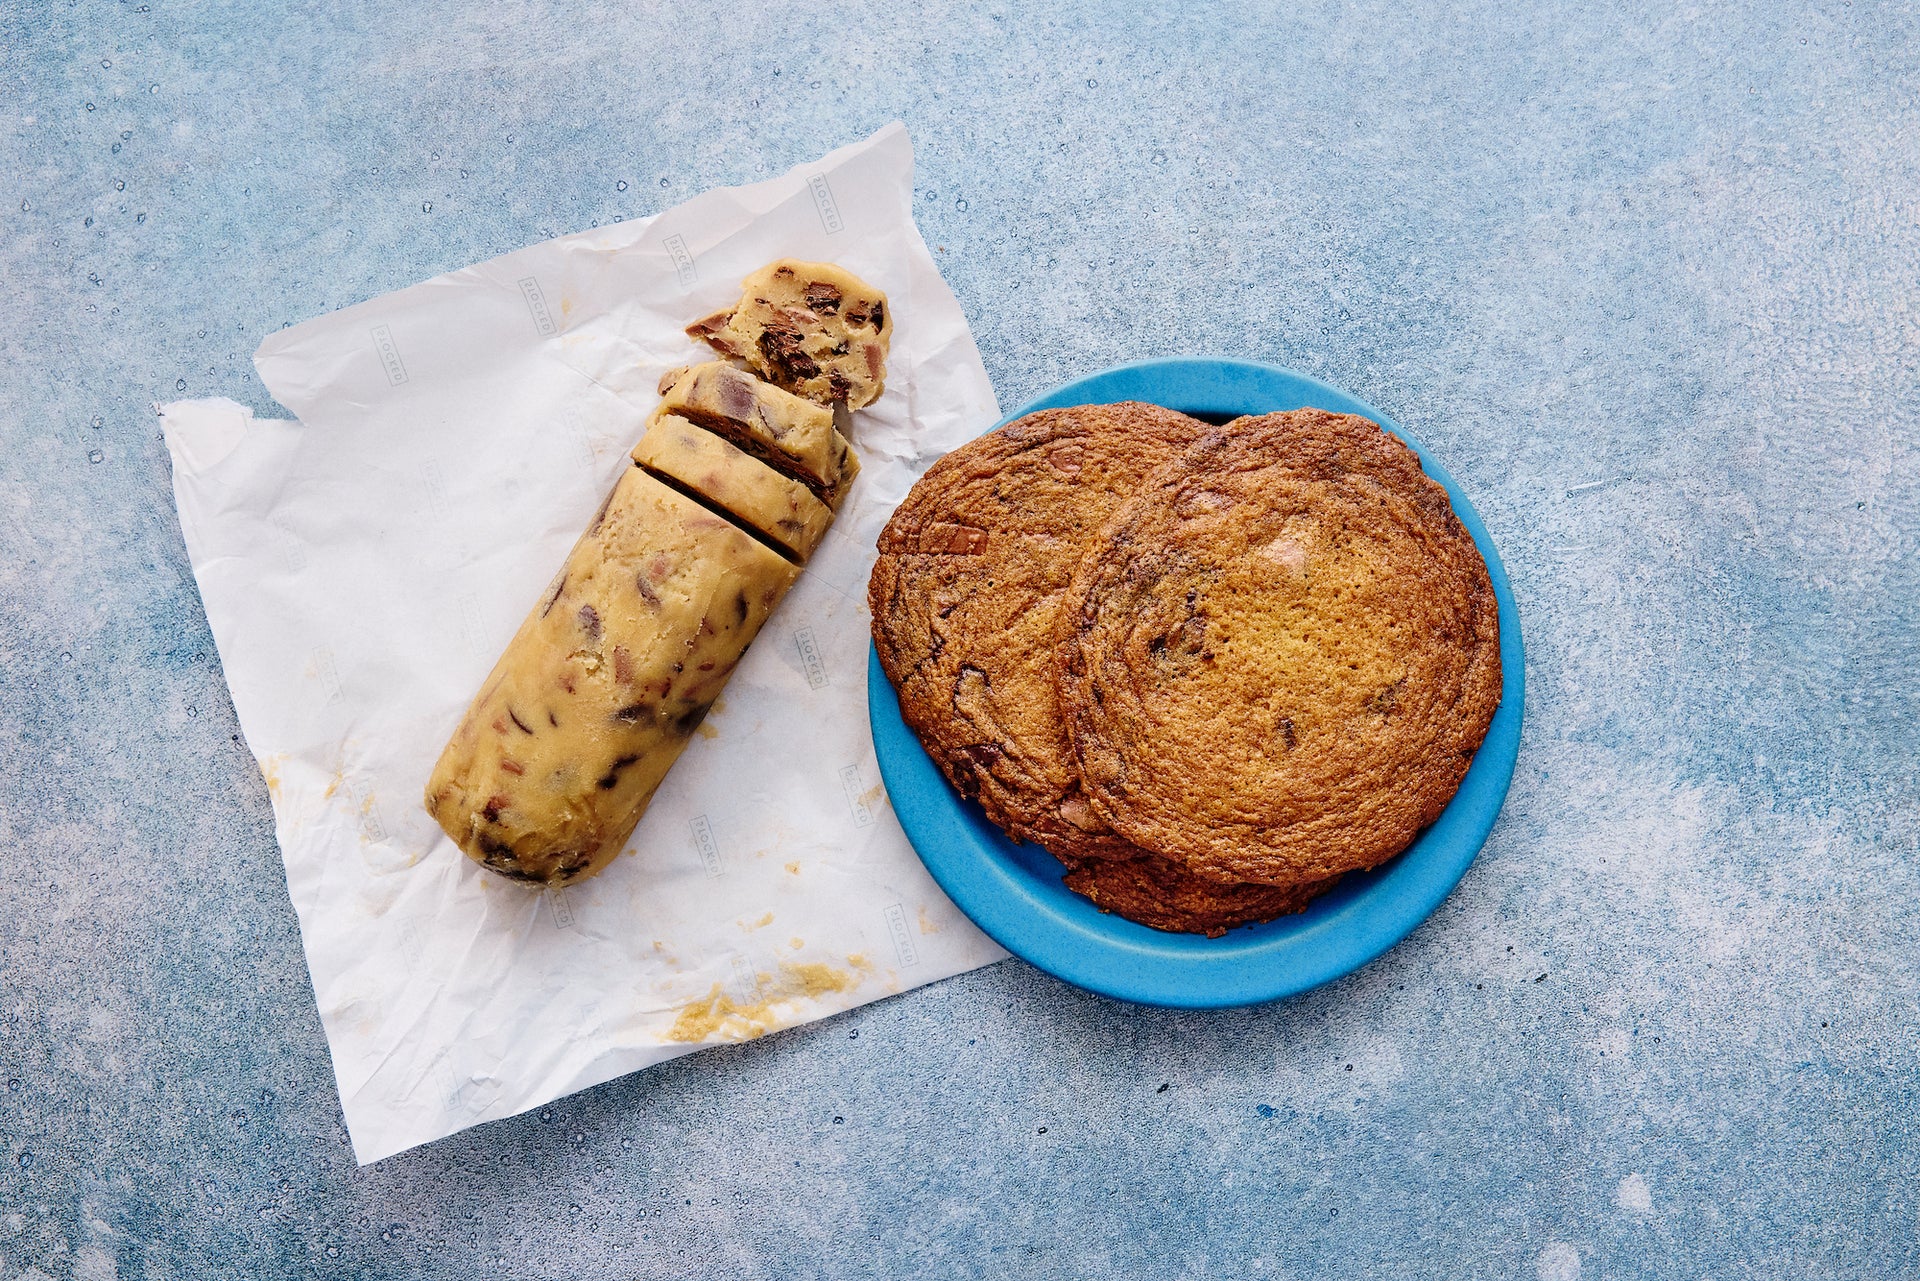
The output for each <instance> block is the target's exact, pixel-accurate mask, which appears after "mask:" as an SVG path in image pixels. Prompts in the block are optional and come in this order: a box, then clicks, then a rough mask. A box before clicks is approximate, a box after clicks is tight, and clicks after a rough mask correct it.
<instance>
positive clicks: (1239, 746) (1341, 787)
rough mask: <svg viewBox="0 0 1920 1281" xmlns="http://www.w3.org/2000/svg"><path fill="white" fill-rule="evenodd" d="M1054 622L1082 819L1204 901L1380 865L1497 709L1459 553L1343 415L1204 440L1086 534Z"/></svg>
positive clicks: (1288, 417)
mask: <svg viewBox="0 0 1920 1281" xmlns="http://www.w3.org/2000/svg"><path fill="white" fill-rule="evenodd" d="M1060 623H1061V630H1060V634H1059V643H1058V654H1057V657H1058V662H1059V678H1060V701H1061V704H1062V709H1061V710H1062V711H1063V712H1064V714H1065V720H1066V723H1067V728H1068V734H1069V738H1070V740H1071V744H1072V749H1073V758H1074V760H1075V762H1076V763H1077V765H1078V767H1079V771H1080V773H1081V775H1082V776H1083V777H1084V779H1085V784H1086V800H1087V801H1088V802H1089V803H1090V804H1091V805H1092V807H1093V809H1094V810H1095V811H1096V812H1097V813H1098V814H1099V815H1100V817H1101V818H1103V819H1104V820H1106V822H1107V823H1108V825H1109V826H1111V827H1112V828H1113V830H1114V831H1116V832H1117V833H1119V834H1120V835H1121V836H1123V837H1125V838H1126V839H1128V840H1130V841H1132V842H1133V843H1135V844H1136V845H1140V846H1143V847H1145V848H1148V849H1151V850H1154V851H1156V852H1158V853H1161V854H1164V855H1165V856H1167V857H1168V858H1171V859H1174V860H1176V861H1178V862H1180V863H1183V864H1185V865H1186V866H1187V867H1188V868H1190V869H1191V870H1193V871H1194V872H1197V873H1200V874H1203V875H1206V876H1210V877H1214V878H1218V879H1226V880H1236V881H1255V882H1262V883H1266V884H1270V885H1276V886H1288V885H1298V884H1301V883H1302V882H1305V881H1311V880H1318V879H1322V878H1326V877H1331V876H1336V875H1338V874H1340V873H1342V872H1346V871H1349V870H1352V869H1355V868H1366V867H1373V866H1375V865H1377V864H1379V863H1381V862H1384V861H1385V860H1387V859H1389V858H1391V857H1393V856H1394V855H1395V854H1398V853H1399V852H1400V851H1401V850H1403V849H1405V848H1406V847H1407V845H1408V844H1409V843H1410V842H1411V841H1412V840H1413V838H1414V836H1415V835H1416V834H1417V833H1418V832H1419V830H1420V829H1421V828H1422V827H1424V826H1426V825H1427V824H1428V823H1431V822H1432V821H1433V820H1434V819H1435V818H1436V817H1438V815H1439V813H1440V811H1441V810H1442V809H1443V808H1444V807H1445V806H1446V803H1447V801H1448V800H1450V799H1451V798H1452V796H1453V794H1454V791H1455V790H1456V789H1457V788H1458V787H1459V784H1460V780H1461V778H1462V777H1463V776H1464V775H1465V774H1466V771H1467V766H1468V764H1469V763H1470V762H1471V760H1472V757H1473V753H1474V752H1475V750H1477V749H1478V747H1479V745H1480V742H1481V740H1482V739H1483V738H1484V737H1485V735H1486V731H1487V725H1488V722H1489V721H1490V720H1491V719H1492V717H1493V713H1494V709H1495V708H1496V707H1497V706H1498V704H1499V702H1500V636H1499V619H1498V614H1497V609H1496V605H1495V602H1494V596H1493V587H1492V584H1491V583H1490V582H1489V580H1488V577H1487V570H1486V565H1485V563H1484V562H1483V561H1482V560H1481V557H1480V553H1479V550H1478V549H1477V548H1476V547H1475V546H1474V544H1473V539H1472V537H1471V536H1470V535H1469V534H1468V533H1467V531H1466V529H1465V528H1464V527H1463V526H1462V525H1461V524H1460V522H1459V520H1458V518H1456V517H1455V515H1454V513H1453V509H1452V507H1451V506H1450V505H1449V503H1448V501H1447V495H1446V491H1445V490H1444V489H1442V488H1441V487H1440V486H1439V485H1438V484H1436V483H1435V482H1434V481H1433V480H1431V479H1430V478H1429V477H1427V476H1426V475H1425V474H1424V473H1423V472H1422V471H1421V470H1420V462H1419V459H1418V457H1417V456H1416V455H1415V454H1414V453H1413V451H1412V450H1410V449H1408V448H1407V447H1406V445H1404V444H1402V443H1401V442H1400V441H1399V440H1396V439H1395V438H1394V437H1392V436H1390V435H1388V434H1387V433H1386V432H1384V431H1382V430H1381V429H1380V428H1379V427H1378V426H1376V425H1375V424H1373V423H1371V422H1369V421H1367V420H1366V419H1364V418H1357V417H1354V416H1351V415H1343V414H1330V413H1325V412H1322V411H1320V410H1313V409H1303V410H1296V411H1294V412H1292V413H1285V414H1270V415H1267V416H1265V417H1261V418H1248V419H1241V420H1239V421H1237V422H1234V423H1231V424H1229V425H1228V426H1227V427H1225V428H1222V429H1219V430H1216V431H1212V432H1209V433H1207V435H1206V436H1205V437H1204V438H1203V439H1201V440H1200V442H1199V443H1198V444H1196V445H1195V446H1194V447H1193V449H1192V450H1191V451H1190V452H1188V453H1187V454H1186V455H1185V456H1184V457H1183V458H1182V459H1181V460H1180V461H1179V462H1178V463H1176V464H1175V465H1172V466H1169V467H1167V468H1165V469H1163V470H1161V471H1160V472H1158V473H1157V474H1156V475H1155V476H1154V477H1153V478H1152V479H1151V480H1150V481H1149V482H1148V483H1147V484H1146V485H1145V486H1144V487H1142V489H1141V490H1140V491H1139V492H1138V493H1137V494H1136V495H1135V496H1134V497H1132V498H1131V499H1130V500H1129V501H1128V502H1127V503H1126V504H1125V505H1124V506H1123V507H1121V508H1120V509H1119V510H1118V511H1117V512H1116V513H1115V514H1114V516H1113V518H1112V519H1111V520H1110V521H1109V522H1108V523H1107V525H1106V526H1105V528H1104V529H1103V530H1102V531H1101V533H1100V535H1099V541H1098V544H1097V545H1095V546H1093V547H1091V548H1089V550H1088V552H1087V554H1086V557H1085V558H1084V559H1083V560H1082V561H1081V563H1080V566H1079V568H1078V570H1077V571H1076V573H1075V576H1074V581H1073V583H1072V585H1071V587H1070V588H1069V590H1068V592H1067V594H1066V598H1065V600H1064V601H1063V604H1062V610H1061V613H1060Z"/></svg>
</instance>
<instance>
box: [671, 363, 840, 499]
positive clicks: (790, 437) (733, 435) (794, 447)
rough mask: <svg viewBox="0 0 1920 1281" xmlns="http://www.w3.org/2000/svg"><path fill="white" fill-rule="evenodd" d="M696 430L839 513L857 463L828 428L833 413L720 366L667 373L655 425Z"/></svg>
mask: <svg viewBox="0 0 1920 1281" xmlns="http://www.w3.org/2000/svg"><path fill="white" fill-rule="evenodd" d="M668 414H671V415H673V416H675V417H678V418H684V419H686V420H687V421H688V422H691V423H693V424H694V425H695V426H698V427H704V428H706V429H707V430H708V431H710V432H712V433H713V434H714V435H716V436H719V437H721V438H722V439H724V440H726V441H727V442H729V443H730V444H732V445H733V446H734V447H736V448H738V449H742V450H745V451H746V452H747V453H749V454H752V455H753V456H754V457H755V458H758V459H759V460H760V461H761V462H763V463H765V464H767V466H769V467H771V468H773V469H774V470H775V471H777V472H780V473H781V474H782V475H785V476H791V477H792V478H793V479H795V480H797V481H799V482H801V483H802V484H804V485H805V486H807V488H809V489H811V490H812V491H813V494H814V497H816V498H818V499H819V500H820V501H821V502H823V503H825V504H827V506H829V507H832V508H835V509H836V510H837V509H838V508H839V505H840V500H841V499H842V498H843V497H845V496H846V492H847V489H848V488H849V487H850V486H851V485H852V484H853V478H854V477H855V476H857V475H859V474H860V460H859V459H858V458H856V457H855V456H854V452H853V449H852V447H851V446H849V445H848V444H847V438H846V437H845V436H843V435H842V434H841V433H840V430H839V429H838V428H837V427H836V426H835V425H834V421H833V410H832V409H830V408H828V407H827V406H825V405H816V404H814V403H813V402H812V401H810V400H806V399H803V398H802V397H799V396H796V395H794V394H793V393H791V392H787V391H782V390H781V389H780V388H778V387H775V386H774V385H772V384H771V383H767V382H763V381H761V380H760V379H759V378H756V377H754V376H753V375H752V374H750V373H748V372H747V371H746V370H744V369H736V368H734V367H733V366H732V365H729V364H727V363H726V362H725V361H719V360H710V361H707V362H706V363H704V364H699V365H687V366H683V367H682V368H679V369H674V370H671V371H669V372H668V373H667V376H666V377H664V378H662V379H661V380H660V405H659V407H658V408H657V409H655V410H654V411H653V417H655V418H659V417H661V416H663V415H668Z"/></svg>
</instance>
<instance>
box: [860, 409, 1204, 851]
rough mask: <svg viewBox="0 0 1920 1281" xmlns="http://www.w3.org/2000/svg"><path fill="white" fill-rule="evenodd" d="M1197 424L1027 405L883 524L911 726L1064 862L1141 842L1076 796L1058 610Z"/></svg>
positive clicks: (886, 607) (1171, 416)
mask: <svg viewBox="0 0 1920 1281" xmlns="http://www.w3.org/2000/svg"><path fill="white" fill-rule="evenodd" d="M1206 430H1207V425H1206V424H1205V423H1203V422H1200V421H1199V420H1198V419H1194V418H1189V417H1187V416H1186V415H1185V414H1178V413H1175V412H1173V411H1172V410H1169V409H1161V408H1160V407H1158V406H1157V405H1143V404H1119V405H1085V406H1080V407H1077V408H1072V409H1054V410H1048V411H1046V412H1044V413H1038V414H1033V415H1031V416H1029V417H1026V418H1023V419H1021V420H1020V421H1019V422H1016V423H1010V424H1008V425H1007V426H1006V427H1004V428H1002V429H1001V430H999V431H996V432H989V433H988V434H987V435H984V436H981V437H979V438H978V439H976V440H972V441H969V442H968V443H967V444H965V445H962V446H961V447H960V448H959V449H956V450H954V451H953V452H952V453H950V454H948V455H947V456H946V457H944V458H942V459H941V460H940V461H939V462H937V463H935V464H934V465H933V466H932V467H931V468H929V469H928V471H927V473H926V475H924V476H922V477H921V478H920V480H919V481H918V482H917V483H916V484H915V485H914V487H913V490H912V492H910V493H909V494H908V495H907V498H906V501H905V502H903V503H901V504H900V506H899V508H898V509H897V510H896V511H895V512H894V514H893V518H892V519H891V520H890V521H888V522H887V526H886V529H885V530H883V531H882V533H881V535H880V558H879V561H878V562H877V563H876V564H875V565H874V569H873V577H872V578H871V580H869V583H868V588H867V599H868V604H869V605H870V606H871V607H872V610H873V638H874V645H875V647H876V649H877V650H878V651H879V655H880V662H881V665H882V666H883V667H884V668H885V669H886V672H887V675H888V676H889V677H890V678H891V679H892V681H893V684H894V687H895V688H896V689H897V690H898V691H899V693H900V710H901V713H902V715H903V716H904V717H905V719H906V722H907V724H909V725H911V726H912V727H913V729H914V732H915V733H917V734H918V735H919V736H920V741H921V742H922V743H924V744H925V745H926V748H927V751H928V753H929V754H930V755H931V756H932V757H933V759H934V760H935V761H936V762H938V763H939V765H940V768H941V769H942V770H943V771H944V772H945V773H946V775H947V777H948V779H950V780H951V781H952V783H953V785H954V787H956V788H957V789H959V791H960V792H961V793H962V794H964V795H967V796H971V797H974V798H976V799H978V801H979V802H980V806H981V808H982V809H984V810H985V811H986V813H987V816H988V817H989V818H991V819H992V820H993V821H994V822H995V823H996V824H998V825H999V826H1000V827H1001V828H1003V829H1004V830H1005V831H1006V832H1007V833H1008V835H1010V836H1012V837H1013V838H1014V839H1015V840H1027V841H1034V842H1037V843H1038V844H1040V845H1042V846H1044V847H1045V848H1046V849H1047V850H1048V851H1049V852H1051V853H1053V854H1054V855H1056V856H1058V857H1059V858H1061V859H1062V860H1065V861H1069V862H1073V861H1079V860H1084V859H1087V858H1095V857H1107V858H1131V857H1134V856H1135V855H1136V854H1137V852H1138V851H1136V850H1135V849H1133V847H1132V845H1131V844H1130V843H1129V842H1127V841H1123V840H1120V839H1118V838H1117V837H1115V836H1114V835H1113V833H1112V832H1111V831H1110V830H1109V829H1108V827H1107V825H1106V824H1105V823H1104V822H1103V821H1102V820H1101V819H1100V817H1099V815H1098V814H1097V813H1096V812H1095V811H1094V809H1093V808H1092V806H1090V805H1089V804H1088V803H1087V800H1086V798H1085V797H1084V796H1083V795H1081V790H1080V772H1079V769H1078V767H1077V766H1076V765H1075V763H1074V760H1073V755H1072V751H1071V749H1070V747H1069V745H1068V743H1067V738H1066V732H1065V728H1064V726H1063V724H1062V720H1063V718H1062V715H1061V709H1060V706H1059V703H1058V700H1057V699H1056V698H1055V694H1054V690H1055V672H1054V661H1053V652H1052V651H1053V640H1054V632H1055V624H1056V615H1057V611H1058V608H1059V605H1060V602H1061V599H1062V596H1063V594H1064V593H1065V592H1066V590H1067V587H1068V585H1069V582H1070V581H1071V579H1072V576H1073V568H1074V564H1075V562H1077V561H1078V560H1079V558H1080V554H1081V552H1082V550H1083V549H1084V548H1085V547H1086V546H1087V544H1088V542H1089V540H1091V539H1092V538H1093V536H1094V535H1095V534H1096V533H1098V531H1099V530H1100V527H1101V525H1102V524H1103V523H1104V522H1105V520H1106V518H1107V517H1108V516H1109V515H1110V514H1111V513H1112V512H1113V511H1114V510H1115V509H1116V508H1117V507H1118V506H1119V505H1120V504H1121V502H1122V501H1123V500H1125V499H1126V498H1128V497H1130V496H1131V495H1132V494H1133V493H1134V492H1135V491H1136V490H1137V489H1139V487H1140V485H1141V484H1142V482H1144V481H1145V480H1146V478H1147V476H1148V475H1149V474H1150V473H1151V472H1153V471H1154V469H1155V468H1157V467H1160V466H1161V465H1163V464H1164V463H1167V462H1169V461H1171V460H1173V459H1176V458H1178V457H1180V455H1181V454H1182V453H1184V452H1185V451H1186V449H1187V448H1188V447H1189V446H1190V445H1191V444H1192V443H1193V442H1194V441H1195V440H1197V439H1199V437H1200V436H1201V434H1202V433H1204V432H1205V431H1206Z"/></svg>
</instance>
